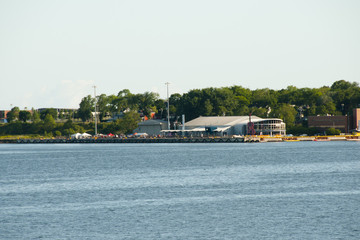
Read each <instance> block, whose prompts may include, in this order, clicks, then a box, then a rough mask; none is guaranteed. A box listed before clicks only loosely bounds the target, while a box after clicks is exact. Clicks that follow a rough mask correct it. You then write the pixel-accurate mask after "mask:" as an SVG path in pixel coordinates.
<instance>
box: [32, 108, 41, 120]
mask: <svg viewBox="0 0 360 240" xmlns="http://www.w3.org/2000/svg"><path fill="white" fill-rule="evenodd" d="M31 111H32V115H31V121H33V122H34V123H35V122H39V121H40V114H39V112H38V111H37V110H35V109H34V108H32V109H31Z"/></svg>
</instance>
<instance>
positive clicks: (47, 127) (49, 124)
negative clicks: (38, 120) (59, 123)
mask: <svg viewBox="0 0 360 240" xmlns="http://www.w3.org/2000/svg"><path fill="white" fill-rule="evenodd" d="M55 127H56V123H55V120H54V118H53V116H52V115H51V114H47V115H46V116H45V119H44V123H43V129H44V131H45V132H48V133H49V132H51V131H52V130H53V129H54V128H55Z"/></svg>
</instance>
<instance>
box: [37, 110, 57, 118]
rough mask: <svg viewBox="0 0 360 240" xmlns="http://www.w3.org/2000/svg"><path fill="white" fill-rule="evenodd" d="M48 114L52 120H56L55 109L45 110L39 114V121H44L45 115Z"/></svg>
mask: <svg viewBox="0 0 360 240" xmlns="http://www.w3.org/2000/svg"><path fill="white" fill-rule="evenodd" d="M48 114H50V115H51V116H52V117H53V119H57V116H58V112H57V110H56V109H55V108H47V109H45V110H43V111H41V112H40V119H41V120H45V117H46V115H48Z"/></svg>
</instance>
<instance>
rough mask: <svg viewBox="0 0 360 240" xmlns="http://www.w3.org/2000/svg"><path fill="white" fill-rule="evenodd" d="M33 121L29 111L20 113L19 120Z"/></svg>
mask: <svg viewBox="0 0 360 240" xmlns="http://www.w3.org/2000/svg"><path fill="white" fill-rule="evenodd" d="M30 119H31V113H30V112H29V111H25V110H23V111H20V112H19V120H21V121H23V122H26V121H27V120H30Z"/></svg>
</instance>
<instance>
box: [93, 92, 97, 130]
mask: <svg viewBox="0 0 360 240" xmlns="http://www.w3.org/2000/svg"><path fill="white" fill-rule="evenodd" d="M93 88H94V96H95V118H94V119H95V136H96V135H97V118H96V105H97V100H96V86H93Z"/></svg>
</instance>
